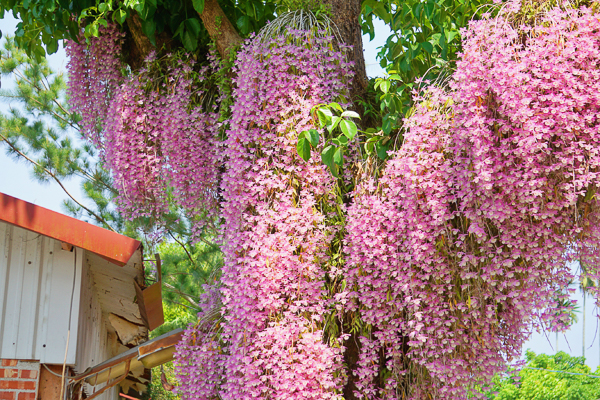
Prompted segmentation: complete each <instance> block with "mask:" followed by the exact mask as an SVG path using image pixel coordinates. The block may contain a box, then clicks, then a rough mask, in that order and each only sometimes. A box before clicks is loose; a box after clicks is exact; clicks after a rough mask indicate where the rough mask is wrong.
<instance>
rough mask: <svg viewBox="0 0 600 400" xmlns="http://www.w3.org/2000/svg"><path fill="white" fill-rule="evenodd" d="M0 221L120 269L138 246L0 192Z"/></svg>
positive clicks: (129, 240)
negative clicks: (81, 251)
mask: <svg viewBox="0 0 600 400" xmlns="http://www.w3.org/2000/svg"><path fill="white" fill-rule="evenodd" d="M0 220H2V221H6V222H8V223H10V224H13V225H16V226H19V227H21V228H25V229H27V230H30V231H33V232H36V233H39V234H42V235H44V236H48V237H51V238H53V239H56V240H59V241H61V242H65V243H69V244H72V245H73V246H76V247H79V248H81V249H84V250H88V251H91V252H92V253H95V254H98V255H99V256H101V257H104V258H106V259H108V260H109V261H111V262H113V263H115V264H117V265H120V266H123V265H125V264H127V262H128V261H129V259H130V258H131V256H132V255H133V254H134V253H135V251H136V250H138V249H139V248H140V246H141V243H140V242H139V241H137V240H134V239H131V238H129V237H127V236H123V235H120V234H118V233H115V232H111V231H109V230H107V229H103V228H100V227H98V226H95V225H92V224H88V223H86V222H83V221H80V220H78V219H75V218H71V217H69V216H67V215H63V214H60V213H57V212H54V211H52V210H48V209H47V208H44V207H40V206H37V205H35V204H31V203H28V202H26V201H23V200H20V199H17V198H15V197H12V196H9V195H7V194H3V193H0Z"/></svg>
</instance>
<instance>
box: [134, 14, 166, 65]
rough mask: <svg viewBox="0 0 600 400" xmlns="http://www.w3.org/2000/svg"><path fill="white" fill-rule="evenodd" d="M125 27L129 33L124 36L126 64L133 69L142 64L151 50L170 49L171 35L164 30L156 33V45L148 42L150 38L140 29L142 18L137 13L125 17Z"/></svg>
mask: <svg viewBox="0 0 600 400" xmlns="http://www.w3.org/2000/svg"><path fill="white" fill-rule="evenodd" d="M127 29H128V30H129V33H130V34H129V35H126V36H125V50H126V53H127V57H126V58H127V64H129V66H130V67H131V68H132V69H134V70H136V69H138V68H140V67H141V66H142V64H143V62H144V60H145V59H146V57H147V56H148V54H150V52H151V51H152V50H156V49H159V50H160V49H163V48H165V49H166V50H167V51H168V50H169V49H170V46H171V37H170V36H169V34H167V33H166V32H162V33H160V34H158V35H156V47H155V46H154V45H153V44H152V43H150V40H149V39H148V37H146V35H145V34H144V32H143V31H142V19H141V18H140V16H139V15H137V14H133V15H132V16H131V17H129V18H127Z"/></svg>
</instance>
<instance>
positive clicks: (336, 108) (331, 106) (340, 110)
mask: <svg viewBox="0 0 600 400" xmlns="http://www.w3.org/2000/svg"><path fill="white" fill-rule="evenodd" d="M329 107H330V108H333V109H334V110H338V111H339V112H342V111H344V110H343V109H342V106H340V105H339V104H338V103H329Z"/></svg>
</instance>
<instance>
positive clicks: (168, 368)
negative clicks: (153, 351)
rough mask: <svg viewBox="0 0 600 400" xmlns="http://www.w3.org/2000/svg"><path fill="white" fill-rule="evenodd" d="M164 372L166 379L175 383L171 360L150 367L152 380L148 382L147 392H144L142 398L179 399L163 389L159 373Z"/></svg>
mask: <svg viewBox="0 0 600 400" xmlns="http://www.w3.org/2000/svg"><path fill="white" fill-rule="evenodd" d="M163 372H164V374H165V378H166V379H167V381H168V382H169V383H170V384H172V385H175V384H176V382H177V380H176V378H175V368H174V367H173V362H172V361H170V362H168V363H166V364H164V365H162V367H154V368H152V380H151V381H150V383H149V384H148V392H146V393H144V396H143V397H142V399H144V400H179V399H180V397H179V396H178V395H176V394H174V393H173V392H171V391H167V390H165V389H164V387H163V385H162V383H161V375H162V373H163Z"/></svg>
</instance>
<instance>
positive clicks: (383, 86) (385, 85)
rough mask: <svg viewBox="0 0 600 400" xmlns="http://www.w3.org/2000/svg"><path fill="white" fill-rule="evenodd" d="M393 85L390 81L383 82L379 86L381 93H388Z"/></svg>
mask: <svg viewBox="0 0 600 400" xmlns="http://www.w3.org/2000/svg"><path fill="white" fill-rule="evenodd" d="M391 85H392V84H391V83H390V81H385V80H384V81H381V84H380V85H379V87H380V88H381V91H382V92H383V93H387V92H388V91H389V90H390V86H391Z"/></svg>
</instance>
